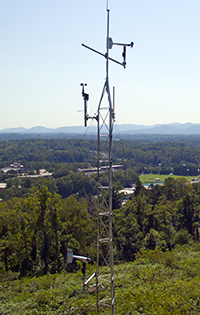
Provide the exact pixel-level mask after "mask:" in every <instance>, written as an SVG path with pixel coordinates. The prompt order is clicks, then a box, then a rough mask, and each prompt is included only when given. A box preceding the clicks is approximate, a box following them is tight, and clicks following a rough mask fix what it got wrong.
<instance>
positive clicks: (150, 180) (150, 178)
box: [139, 174, 197, 183]
mask: <svg viewBox="0 0 200 315" xmlns="http://www.w3.org/2000/svg"><path fill="white" fill-rule="evenodd" d="M168 177H172V178H174V179H177V178H182V177H184V178H186V179H187V181H188V182H189V181H191V180H192V179H194V178H196V177H197V176H180V175H160V174H144V175H140V176H139V178H140V181H141V183H145V182H146V183H153V182H155V179H156V178H159V179H160V182H164V180H165V179H166V178H168Z"/></svg>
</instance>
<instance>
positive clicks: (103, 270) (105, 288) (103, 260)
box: [81, 3, 134, 315]
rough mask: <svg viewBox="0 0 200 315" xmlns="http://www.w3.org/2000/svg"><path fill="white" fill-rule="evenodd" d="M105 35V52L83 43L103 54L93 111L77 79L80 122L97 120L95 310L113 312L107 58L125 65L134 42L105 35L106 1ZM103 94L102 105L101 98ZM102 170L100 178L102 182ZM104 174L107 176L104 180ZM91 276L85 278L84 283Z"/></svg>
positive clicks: (111, 113) (111, 109)
mask: <svg viewBox="0 0 200 315" xmlns="http://www.w3.org/2000/svg"><path fill="white" fill-rule="evenodd" d="M106 11H107V36H106V53H101V52H99V51H97V50H95V49H93V48H91V47H89V46H87V45H85V44H82V46H83V47H85V48H87V49H89V50H91V51H92V52H95V53H97V54H98V55H100V56H102V57H104V58H105V61H106V79H105V82H104V85H103V90H102V92H101V96H100V100H99V104H98V109H97V113H96V114H95V115H94V116H89V114H88V111H87V105H88V104H87V103H88V100H89V94H87V93H85V86H86V85H87V84H86V83H81V86H82V96H83V99H84V125H85V127H86V126H87V122H88V120H89V119H92V120H94V119H95V120H96V121H97V181H98V186H97V187H98V190H97V264H96V272H95V274H94V275H93V276H94V277H96V286H95V287H96V314H101V313H103V314H112V315H113V314H114V312H115V299H114V262H113V232H112V224H113V223H112V221H113V213H112V193H113V192H112V141H113V126H114V121H115V89H114V87H113V97H112V99H111V92H110V85H109V62H110V61H112V62H114V63H116V64H118V65H121V66H123V67H124V68H126V48H127V47H131V48H132V47H133V45H134V43H133V42H131V43H130V44H124V43H114V42H113V40H112V38H111V37H110V35H109V22H110V21H109V20H110V10H109V9H108V3H107V9H106ZM113 46H122V62H120V61H117V60H115V59H113V58H111V57H110V50H111V49H112V48H113ZM105 94H107V102H106V106H105V105H104V104H103V99H104V96H105ZM102 174H103V175H104V176H103V179H104V182H103V183H102ZM105 176H106V178H107V180H106V181H105ZM91 278H92V276H91V277H90V278H89V279H88V280H87V281H85V285H87V284H88V282H89V280H90V279H91Z"/></svg>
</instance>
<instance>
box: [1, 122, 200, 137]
mask: <svg viewBox="0 0 200 315" xmlns="http://www.w3.org/2000/svg"><path fill="white" fill-rule="evenodd" d="M115 128H117V130H118V131H119V132H120V133H121V134H152V135H153V134H166V135H194V134H200V124H193V123H185V124H181V123H170V124H157V125H149V126H148V125H135V124H121V125H117V124H115ZM96 131H97V127H96V126H91V127H88V130H87V134H95V133H96ZM85 132H86V128H85V127H83V126H70V127H69V126H65V127H58V128H46V127H42V126H37V127H32V128H29V129H27V128H23V127H18V128H7V129H2V130H0V133H1V134H2V133H6V134H8V133H9V134H10V133H15V134H58V133H69V134H84V133H85Z"/></svg>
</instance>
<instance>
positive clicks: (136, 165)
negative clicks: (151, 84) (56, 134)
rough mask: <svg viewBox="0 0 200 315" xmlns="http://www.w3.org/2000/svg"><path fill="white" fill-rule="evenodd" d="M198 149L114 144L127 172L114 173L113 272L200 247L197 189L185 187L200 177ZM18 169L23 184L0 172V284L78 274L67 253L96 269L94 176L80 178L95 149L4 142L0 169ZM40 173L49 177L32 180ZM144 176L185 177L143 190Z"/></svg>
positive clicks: (54, 142)
mask: <svg viewBox="0 0 200 315" xmlns="http://www.w3.org/2000/svg"><path fill="white" fill-rule="evenodd" d="M199 143H200V139H196V138H195V139H191V141H188V139H185V140H184V139H183V141H178V142H176V141H172V140H171V141H164V142H163V141H157V140H156V141H149V140H148V141H146V142H145V141H144V140H137V141H131V140H123V141H114V143H113V163H114V164H121V165H123V169H120V170H119V171H117V172H113V236H114V238H113V239H114V262H115V264H116V265H120V264H122V263H125V262H127V264H128V263H130V262H136V261H137V259H138V257H140V259H141V257H143V258H144V261H145V264H146V263H147V261H146V260H145V259H147V258H146V256H144V255H145V254H144V253H148V252H149V251H150V252H151V251H153V252H155V251H157V252H159V253H160V254H159V255H161V256H162V255H163V254H164V253H166V255H167V253H172V252H176V250H177V248H181V246H188V248H189V246H193V247H194V246H195V245H196V246H197V245H198V244H199V237H200V236H199V232H200V183H198V181H197V182H195V183H190V182H188V181H187V176H188V175H191V176H194V177H197V176H198V175H199V170H200V158H199V157H200V147H199ZM13 162H17V163H19V164H22V165H23V166H24V172H25V173H26V176H23V175H21V174H18V173H17V172H15V171H14V170H9V171H6V172H5V171H3V170H2V171H1V172H0V182H1V183H5V184H6V188H5V189H1V191H0V198H1V202H0V275H1V277H3V275H6V274H7V275H15V279H16V278H17V279H21V278H23V277H27V276H29V277H40V276H44V275H47V276H48V275H49V274H52V275H53V274H57V273H61V272H67V273H68V272H71V271H75V270H79V268H80V266H79V265H78V264H77V263H76V262H74V263H73V264H72V265H70V266H69V265H68V264H67V261H66V258H67V257H66V256H67V248H69V247H70V248H73V251H74V252H75V253H78V254H80V255H84V256H88V257H91V259H92V260H93V261H94V262H95V260H96V219H97V210H96V201H97V200H96V193H97V175H96V174H95V173H94V174H91V175H90V176H87V175H85V173H84V172H82V171H80V170H81V169H84V168H90V167H96V166H97V165H96V164H97V159H96V141H95V140H91V139H90V140H89V139H87V140H81V139H19V140H10V141H1V142H0V168H1V169H3V168H6V167H8V166H9V165H10V164H12V163H13ZM41 169H45V170H46V171H47V172H49V173H50V174H51V176H49V177H48V178H44V177H40V176H38V177H31V175H33V174H34V175H37V174H39V173H40V170H41ZM144 171H145V172H146V173H149V174H151V173H152V174H166V175H169V174H170V173H171V174H172V173H173V174H176V175H181V177H179V178H177V179H175V178H173V176H171V177H167V178H166V179H165V181H164V185H153V183H152V184H151V185H150V187H149V189H145V188H144V186H143V185H142V183H141V182H140V180H139V175H140V174H141V173H143V172H144ZM19 175H20V176H19ZM29 175H30V176H29ZM101 181H102V182H103V183H104V184H106V181H107V177H106V174H105V173H102V174H101ZM133 185H134V187H135V192H134V194H132V195H131V196H130V197H129V198H128V199H127V201H126V203H125V204H123V203H122V200H123V199H124V194H123V193H120V192H119V191H120V190H121V189H122V188H124V187H132V186H133ZM104 193H105V196H104V197H105V198H107V196H106V192H104ZM196 251H197V247H196ZM140 255H143V256H140ZM148 255H150V254H148ZM170 255H171V254H170ZM161 256H159V257H161ZM148 257H149V258H148V259H150V256H148ZM162 257H164V256H162ZM170 257H172V256H170ZM151 259H152V258H151ZM163 259H164V258H163ZM172 260H173V259H172V258H169V264H170V268H172V269H173V268H176V264H175V263H174V265H173V261H172ZM170 261H172V262H171V263H170ZM140 263H141V260H140ZM136 264H137V263H136ZM173 266H174V267H173ZM91 268H92V267H91ZM121 268H125V267H121ZM148 268H150V267H148ZM163 268H164V267H163ZM163 270H164V269H163ZM138 272H139V271H138ZM1 277H0V278H1ZM2 279H3V278H2ZM121 285H122V284H121ZM70 294H71V293H70ZM74 294H75V293H74ZM119 298H120V297H119ZM141 304H142V302H141ZM166 307H167V306H166ZM141 308H142V309H143V308H144V305H143V306H141ZM138 312H139V311H138ZM119 313H120V312H119ZM140 313H141V312H139V313H137V312H136V313H135V314H140ZM35 314H36V313H35ZM60 314H61V313H60ZM68 314H73V312H71V313H70V312H69V313H68ZM74 314H75V313H74ZM77 314H78V313H77ZM85 314H92V312H91V313H87V312H86V313H85ZM127 314H128V313H127ZM130 314H131V313H130ZM144 314H148V313H147V312H146V313H144ZM155 314H164V313H159V312H157V313H155ZM166 314H167V313H166ZM174 314H175V313H174ZM177 314H187V313H184V312H183V313H177ZM188 314H193V313H188Z"/></svg>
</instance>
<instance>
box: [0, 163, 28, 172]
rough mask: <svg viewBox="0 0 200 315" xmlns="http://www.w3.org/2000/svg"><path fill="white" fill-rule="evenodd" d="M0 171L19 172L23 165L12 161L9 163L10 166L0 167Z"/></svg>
mask: <svg viewBox="0 0 200 315" xmlns="http://www.w3.org/2000/svg"><path fill="white" fill-rule="evenodd" d="M1 171H2V172H3V173H7V172H9V171H15V172H16V173H20V174H21V173H23V171H24V165H21V164H19V163H13V164H10V166H8V167H3V168H1Z"/></svg>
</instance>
